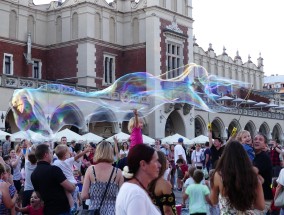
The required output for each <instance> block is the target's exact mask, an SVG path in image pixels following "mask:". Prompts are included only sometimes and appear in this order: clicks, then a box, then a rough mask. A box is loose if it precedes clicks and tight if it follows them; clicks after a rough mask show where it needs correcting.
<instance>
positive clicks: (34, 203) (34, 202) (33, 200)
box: [30, 191, 43, 208]
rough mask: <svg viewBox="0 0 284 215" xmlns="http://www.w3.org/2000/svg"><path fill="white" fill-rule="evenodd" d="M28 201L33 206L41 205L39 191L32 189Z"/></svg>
mask: <svg viewBox="0 0 284 215" xmlns="http://www.w3.org/2000/svg"><path fill="white" fill-rule="evenodd" d="M30 203H31V206H32V207H33V208H37V207H40V206H41V205H42V203H43V202H42V199H41V196H40V194H39V192H36V191H34V192H33V193H32V195H31V199H30Z"/></svg>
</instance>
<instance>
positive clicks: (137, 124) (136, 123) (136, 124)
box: [133, 109, 139, 128]
mask: <svg viewBox="0 0 284 215" xmlns="http://www.w3.org/2000/svg"><path fill="white" fill-rule="evenodd" d="M133 113H134V117H135V123H134V127H135V128H138V127H139V119H138V112H137V109H134V111H133Z"/></svg>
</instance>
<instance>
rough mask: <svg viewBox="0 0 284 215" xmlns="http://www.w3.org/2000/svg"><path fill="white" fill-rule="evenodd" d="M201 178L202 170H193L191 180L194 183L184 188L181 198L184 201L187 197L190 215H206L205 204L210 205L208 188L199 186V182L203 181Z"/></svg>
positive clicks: (202, 175)
mask: <svg viewBox="0 0 284 215" xmlns="http://www.w3.org/2000/svg"><path fill="white" fill-rule="evenodd" d="M203 177H204V174H203V172H202V170H199V169H197V170H195V171H194V174H193V180H194V182H195V183H194V184H191V185H189V186H188V187H187V188H186V190H185V194H184V196H183V198H184V199H187V198H188V197H189V210H190V214H191V215H194V214H196V215H197V214H198V215H206V214H207V205H206V202H207V203H208V204H209V205H211V200H210V198H209V194H210V191H209V188H208V187H207V186H206V185H203V184H200V182H201V181H202V180H203Z"/></svg>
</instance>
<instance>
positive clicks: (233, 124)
mask: <svg viewBox="0 0 284 215" xmlns="http://www.w3.org/2000/svg"><path fill="white" fill-rule="evenodd" d="M233 128H237V132H239V131H241V129H242V126H241V124H240V122H239V121H238V120H236V119H233V120H232V121H231V122H230V124H229V126H228V133H227V135H228V138H229V137H230V135H231V134H232V130H233Z"/></svg>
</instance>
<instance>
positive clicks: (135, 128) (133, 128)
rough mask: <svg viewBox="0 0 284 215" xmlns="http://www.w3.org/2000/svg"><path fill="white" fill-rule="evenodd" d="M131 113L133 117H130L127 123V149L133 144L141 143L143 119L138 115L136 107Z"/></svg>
mask: <svg viewBox="0 0 284 215" xmlns="http://www.w3.org/2000/svg"><path fill="white" fill-rule="evenodd" d="M133 113H134V117H132V118H131V119H130V120H129V123H128V131H129V133H130V146H129V150H130V149H131V148H132V147H133V146H135V145H138V144H143V138H142V128H143V121H142V118H139V117H138V112H137V110H136V109H135V110H134V111H133Z"/></svg>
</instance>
